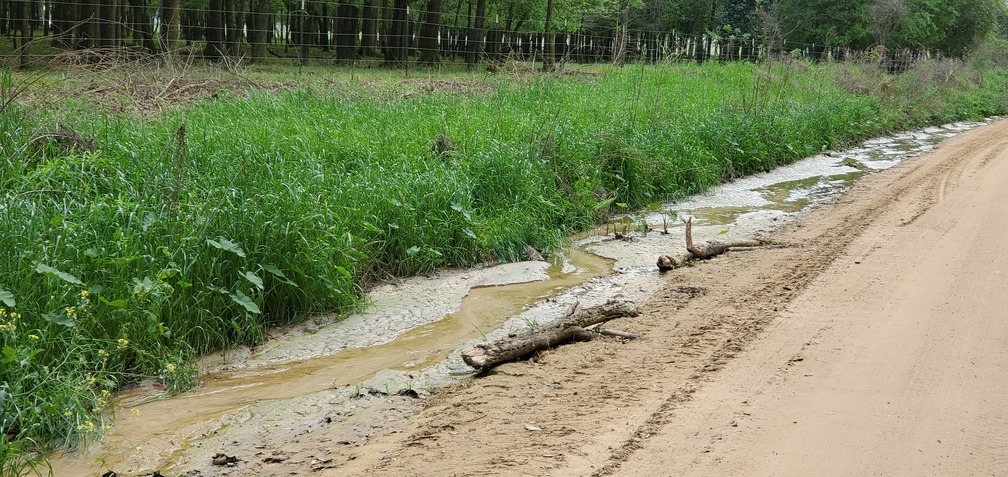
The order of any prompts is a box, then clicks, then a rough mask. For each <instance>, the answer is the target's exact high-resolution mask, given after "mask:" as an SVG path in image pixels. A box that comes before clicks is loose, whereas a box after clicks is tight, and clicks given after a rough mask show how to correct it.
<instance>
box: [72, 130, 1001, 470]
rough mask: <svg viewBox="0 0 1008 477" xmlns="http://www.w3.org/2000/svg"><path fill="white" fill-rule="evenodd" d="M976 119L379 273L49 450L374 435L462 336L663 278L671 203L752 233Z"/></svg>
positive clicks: (180, 463)
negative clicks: (355, 290)
mask: <svg viewBox="0 0 1008 477" xmlns="http://www.w3.org/2000/svg"><path fill="white" fill-rule="evenodd" d="M981 124H983V123H956V124H950V125H945V126H940V127H931V128H927V129H922V130H918V131H912V132H907V133H902V134H898V135H894V136H890V137H885V138H878V139H873V140H870V141H866V142H865V143H862V144H860V145H858V146H857V147H854V148H851V149H848V150H844V151H839V152H833V151H831V152H825V153H823V154H821V155H817V156H814V157H811V158H808V159H804V160H802V161H799V162H796V163H794V164H791V165H788V166H784V167H781V168H778V169H776V170H774V171H771V172H767V173H762V174H757V175H754V176H750V177H746V178H743V179H740V180H737V181H735V182H732V183H730V184H725V185H722V186H720V187H718V188H716V189H714V190H712V191H710V192H708V193H705V194H702V195H698V196H695V197H692V198H690V199H688V200H686V201H683V202H680V203H676V204H668V205H667V206H666V207H664V208H663V209H662V210H661V211H658V212H654V213H650V214H645V215H640V216H635V217H634V218H632V219H630V218H621V219H620V220H618V221H616V222H614V223H613V224H611V225H610V226H609V227H606V228H605V229H604V230H606V231H609V232H611V231H613V230H623V231H625V232H626V233H627V235H629V236H630V237H631V240H614V239H613V235H612V234H605V233H599V232H595V233H589V234H586V235H584V236H581V237H575V239H574V240H573V245H572V247H571V248H570V249H569V250H568V251H566V252H565V253H564V254H562V256H557V257H555V258H554V261H553V262H552V263H546V262H521V263H515V264H504V265H499V266H495V267H483V268H473V269H464V270H444V271H439V272H437V273H435V274H433V275H431V276H427V277H413V278H410V279H406V280H403V281H401V282H398V283H394V284H387V285H384V286H382V287H379V288H378V289H376V290H374V291H373V292H372V293H371V294H370V296H369V299H370V303H371V305H370V306H369V307H368V309H366V310H365V311H364V312H362V313H359V314H356V315H354V316H351V317H348V318H347V319H345V320H340V321H335V320H334V319H333V318H331V317H318V318H315V319H313V320H311V321H309V322H307V323H303V324H300V325H297V326H294V327H291V328H288V329H285V330H278V331H276V332H274V333H272V336H271V339H270V340H269V341H268V343H266V344H265V345H263V346H260V347H258V348H255V349H237V350H230V351H228V352H227V353H224V354H218V355H214V356H210V357H206V358H204V360H203V362H202V364H201V368H202V369H203V371H204V374H203V375H202V376H201V378H200V379H201V381H202V382H203V385H202V386H200V387H198V388H196V389H193V390H191V391H189V392H186V393H183V394H181V395H179V396H175V397H173V398H170V399H164V398H163V396H162V395H160V394H159V393H158V391H157V390H156V389H155V388H154V387H152V386H149V385H148V386H143V387H140V388H137V389H134V390H131V391H129V392H126V393H123V394H122V395H121V396H119V397H118V399H117V403H118V404H117V408H116V421H117V425H116V426H115V427H114V428H113V429H112V430H111V431H110V432H109V433H108V435H107V438H106V440H105V442H104V443H101V444H96V445H94V446H92V447H91V448H90V449H88V450H87V451H86V452H76V453H69V454H63V455H58V456H55V457H54V459H53V461H52V464H53V475H56V476H60V477H62V476H76V475H81V476H97V475H101V474H102V473H104V472H106V471H109V470H114V471H115V472H116V473H117V474H118V475H120V476H132V475H145V474H149V473H151V472H153V471H155V470H157V471H160V472H161V473H163V474H165V475H179V474H185V473H186V472H190V471H194V472H195V473H193V474H191V475H223V473H224V472H226V470H225V469H224V468H215V467H213V466H211V465H210V460H211V456H212V455H213V454H215V453H217V452H226V453H233V454H236V455H238V457H239V458H243V456H242V453H243V452H245V453H248V452H253V451H254V449H266V448H274V447H280V446H282V445H283V444H284V443H285V442H287V441H290V440H294V439H297V438H298V436H300V435H303V434H305V433H307V432H310V430H311V429H314V428H316V427H317V425H318V423H319V422H325V423H326V424H327V425H328V426H330V428H331V429H335V430H332V431H330V432H331V433H332V432H335V434H332V435H330V436H329V437H327V439H329V438H331V439H339V442H351V441H353V440H354V439H367V438H368V436H370V435H373V434H374V433H376V432H379V430H380V428H381V427H382V425H383V423H387V422H388V416H389V415H390V414H395V413H400V414H402V415H404V416H405V415H407V414H408V412H409V409H410V408H411V406H416V405H417V404H410V402H409V400H408V399H407V398H402V399H400V400H396V399H391V398H388V399H385V397H387V396H394V395H395V394H396V393H397V392H399V393H401V394H404V395H406V396H409V395H415V394H416V393H420V394H421V395H422V394H424V393H425V392H427V391H429V390H432V389H434V388H437V387H439V386H443V385H445V384H447V383H450V382H453V381H456V380H457V379H459V378H460V377H461V376H468V375H471V370H470V369H468V368H467V367H466V366H465V365H464V364H463V363H462V362H461V359H460V357H459V350H460V349H464V348H465V346H466V345H467V344H470V343H474V342H478V341H482V340H485V339H494V338H497V337H500V336H502V335H505V334H507V333H509V332H513V331H515V330H518V329H522V328H527V327H530V326H536V325H537V324H539V323H544V322H548V321H550V320H553V319H557V318H559V317H560V316H562V315H563V313H564V311H565V310H566V309H567V308H568V307H569V306H571V305H572V304H574V303H575V302H581V303H582V304H583V305H584V306H592V305H596V304H601V303H604V302H605V301H607V300H610V299H630V300H637V301H643V300H645V299H646V298H647V297H648V296H650V295H651V294H653V293H654V292H655V291H657V289H658V288H659V287H660V281H659V280H654V279H653V275H654V274H656V273H657V271H656V270H655V265H654V260H655V257H656V256H657V255H658V254H659V253H669V252H672V251H676V250H679V249H681V248H682V244H683V242H684V238H683V229H682V225H681V223H679V222H678V221H677V220H676V218H677V217H678V216H686V215H689V216H693V217H694V218H695V225H697V230H696V232H695V234H696V236H697V238H698V239H700V240H706V239H708V238H720V239H722V240H725V239H746V238H753V237H756V236H759V235H760V234H763V233H766V232H769V231H771V230H773V229H774V228H777V227H779V226H780V225H781V224H783V223H785V222H786V221H787V220H790V219H792V218H794V217H796V216H797V215H798V214H800V213H801V212H802V211H804V210H806V209H807V208H808V207H810V206H814V205H815V204H818V203H822V202H824V201H827V200H829V199H830V198H831V197H834V196H835V195H836V194H838V193H840V192H841V191H843V190H844V189H845V187H846V186H847V185H849V184H850V183H851V182H852V181H854V180H856V179H857V178H859V177H861V176H863V175H864V174H868V173H870V172H872V171H876V170H882V169H886V168H889V167H892V166H894V165H895V164H897V163H898V162H899V161H901V160H903V159H906V158H907V157H912V156H915V155H918V154H920V153H922V152H925V151H927V150H930V149H932V148H934V147H935V146H936V145H937V143H939V142H940V141H941V140H943V139H945V138H947V137H950V136H953V135H955V134H957V133H959V132H962V131H965V130H968V129H972V128H974V127H977V126H979V125H981ZM644 224H646V227H645V225H644ZM600 230H602V229H600ZM663 230H667V231H668V233H662V231H663ZM404 390H406V391H409V392H407V393H402V392H403V391H404ZM363 395H369V396H378V397H381V399H364V400H360V399H359V398H360V396H363ZM354 398H358V399H357V400H355V399H354ZM365 408H368V409H370V411H368V412H365V411H364V409H365ZM369 412H370V414H369ZM340 426H342V427H345V428H346V429H343V430H341V429H339V428H340ZM335 435H339V436H341V437H333V436H335ZM229 449H230V451H229ZM249 458H252V457H251V456H248V455H246V456H244V459H249ZM231 470H235V469H231Z"/></svg>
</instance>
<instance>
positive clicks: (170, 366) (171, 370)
mask: <svg viewBox="0 0 1008 477" xmlns="http://www.w3.org/2000/svg"><path fill="white" fill-rule="evenodd" d="M165 369H167V370H168V374H174V373H175V364H174V363H168V366H165Z"/></svg>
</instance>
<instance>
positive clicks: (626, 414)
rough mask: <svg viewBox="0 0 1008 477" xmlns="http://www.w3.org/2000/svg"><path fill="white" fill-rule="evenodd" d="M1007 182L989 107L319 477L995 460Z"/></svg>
mask: <svg viewBox="0 0 1008 477" xmlns="http://www.w3.org/2000/svg"><path fill="white" fill-rule="evenodd" d="M1006 180H1008V121H999V122H996V123H994V124H992V125H990V126H987V127H983V128H980V129H977V130H975V131H972V132H968V133H965V134H962V135H960V136H958V137H956V138H953V139H951V140H949V141H947V142H945V143H943V144H942V145H941V147H940V148H939V149H938V150H936V151H934V152H931V153H928V154H925V155H923V156H921V157H918V158H915V159H911V160H908V161H906V162H904V163H903V164H901V165H900V166H898V167H896V168H894V169H891V170H888V171H885V172H883V173H879V174H875V175H871V176H869V177H867V178H865V179H863V180H861V181H860V182H858V183H857V184H856V185H855V186H854V187H853V188H852V189H851V190H850V191H849V192H848V193H847V194H846V195H845V196H844V197H843V198H842V199H840V200H839V201H837V202H836V203H834V204H830V205H827V206H823V207H820V208H818V209H816V210H814V211H813V212H811V213H810V214H809V215H808V216H806V217H805V218H804V219H802V220H801V221H800V222H799V223H797V224H795V225H793V226H788V227H786V228H785V229H783V230H780V231H778V232H776V233H774V235H773V236H772V237H771V239H772V240H774V241H776V242H777V243H780V244H785V245H789V246H788V247H783V248H777V249H767V250H759V251H748V252H730V253H729V254H728V255H726V256H723V257H720V258H717V259H714V260H711V261H708V262H704V263H700V264H697V265H695V266H693V267H689V268H686V269H681V270H677V271H676V272H674V273H670V274H667V275H664V276H660V277H659V276H658V275H656V278H655V279H658V280H664V281H665V288H664V291H663V292H660V293H659V294H658V295H656V296H655V297H653V298H652V299H651V300H650V301H649V302H648V303H647V304H646V305H645V313H643V314H642V315H641V316H638V317H634V318H627V319H621V320H619V321H617V322H613V323H611V327H613V328H617V329H624V330H628V331H632V332H635V333H638V334H640V335H641V336H642V339H640V340H637V341H628V342H622V341H619V340H615V339H612V340H600V341H593V342H589V343H581V344H575V345H569V346H563V347H560V348H557V349H555V350H552V351H550V352H546V353H542V354H540V355H539V356H538V357H537V358H536V359H535V360H532V361H528V362H521V363H513V364H508V365H504V366H501V367H499V368H498V369H497V370H496V372H494V373H493V374H492V375H490V376H487V377H484V378H480V379H475V380H472V381H469V382H467V383H464V384H463V385H460V386H457V387H456V388H454V389H451V390H448V391H444V392H441V393H439V394H438V395H437V396H436V397H435V398H434V399H433V402H432V403H431V404H430V405H428V406H427V407H426V408H425V409H424V410H423V411H421V412H420V413H419V414H418V415H416V416H415V417H414V418H411V419H409V420H407V421H405V423H404V424H401V425H400V426H398V429H395V430H393V431H392V432H390V433H387V434H385V435H384V436H379V437H377V438H374V439H372V440H370V441H369V442H367V443H359V444H352V443H341V444H331V443H330V444H327V445H326V446H327V449H326V450H327V455H329V457H330V458H331V459H332V461H331V464H330V465H331V467H332V468H331V469H329V470H326V471H324V472H329V474H327V475H334V476H335V475H361V474H368V475H425V476H426V475H483V476H485V475H682V474H690V475H736V474H757V475H764V474H773V475H865V474H887V475H888V474H895V475H933V474H941V475H950V474H958V475H979V474H990V475H1005V474H1006V473H1008V239H1006V233H1008V185H1006ZM318 445H319V443H318V442H315V443H307V442H306V443H304V444H303V447H300V448H299V447H298V446H297V445H294V446H292V447H290V448H288V449H286V451H287V452H288V454H289V455H297V454H298V453H301V454H304V453H307V452H309V451H310V450H311V447H313V446H318ZM316 448H317V447H316ZM260 470H261V472H260V473H262V474H266V473H268V471H269V469H268V466H264V467H262V468H261V469H260Z"/></svg>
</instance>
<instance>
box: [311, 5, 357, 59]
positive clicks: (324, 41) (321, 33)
mask: <svg viewBox="0 0 1008 477" xmlns="http://www.w3.org/2000/svg"><path fill="white" fill-rule="evenodd" d="M315 25H316V26H317V27H318V34H317V35H316V36H315V38H316V40H315V44H316V45H318V46H320V47H321V48H322V51H325V52H328V51H329V46H330V44H329V43H330V42H329V30H330V29H331V28H333V27H335V25H333V24H332V17H331V16H330V15H329V4H328V3H323V4H322V14H321V15H316V16H315ZM355 30H356V29H355ZM354 36H355V37H356V32H355V35H354ZM354 40H355V41H354V43H356V38H354Z"/></svg>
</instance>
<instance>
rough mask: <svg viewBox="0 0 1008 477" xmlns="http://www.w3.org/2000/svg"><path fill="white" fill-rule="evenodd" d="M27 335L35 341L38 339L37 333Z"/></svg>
mask: <svg viewBox="0 0 1008 477" xmlns="http://www.w3.org/2000/svg"><path fill="white" fill-rule="evenodd" d="M28 337H29V338H31V339H33V340H35V341H38V340H39V336H38V335H28Z"/></svg>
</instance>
